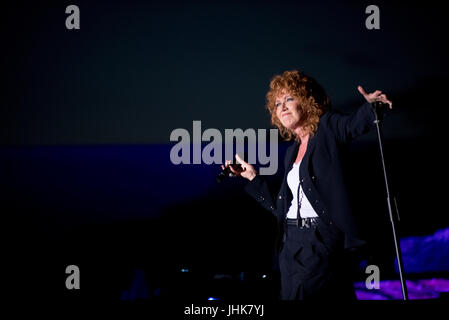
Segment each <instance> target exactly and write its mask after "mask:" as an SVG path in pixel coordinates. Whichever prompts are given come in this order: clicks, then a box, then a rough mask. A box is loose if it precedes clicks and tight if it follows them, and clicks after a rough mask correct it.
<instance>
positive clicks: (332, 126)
mask: <svg viewBox="0 0 449 320" xmlns="http://www.w3.org/2000/svg"><path fill="white" fill-rule="evenodd" d="M374 120H375V116H374V112H373V110H372V107H371V104H370V103H368V102H366V103H364V104H363V105H362V106H361V107H360V108H359V109H358V110H357V111H356V112H354V113H353V114H350V115H343V114H339V113H336V112H333V111H329V112H327V113H325V114H324V115H323V116H322V117H321V119H320V121H319V123H318V128H317V131H316V133H315V135H314V136H313V137H311V138H310V139H309V142H308V146H307V150H306V153H305V155H304V158H303V159H302V161H301V165H300V168H299V178H300V183H301V186H302V188H303V190H304V193H305V195H306V196H307V199H308V200H309V201H310V203H311V205H312V207H313V208H314V210H315V212H316V213H317V214H318V215H319V217H320V218H321V220H322V221H323V222H324V224H325V225H326V226H328V227H329V228H335V227H336V228H338V229H339V230H340V231H342V232H343V233H344V248H345V249H350V248H357V247H360V246H362V245H363V244H365V241H363V240H361V236H360V234H359V232H358V229H357V227H356V224H355V221H354V217H353V215H352V211H351V206H350V203H349V197H348V194H347V190H346V187H345V182H344V178H343V173H342V164H341V159H340V153H341V147H342V146H343V145H344V144H347V143H348V142H350V141H351V140H352V139H354V138H356V137H357V136H359V135H361V134H363V133H366V132H367V131H369V130H370V129H372V128H374V127H375V125H374ZM298 148H299V143H297V142H294V143H293V144H292V145H291V146H290V147H289V148H288V149H287V151H286V154H285V162H284V167H285V172H284V178H283V180H282V185H281V189H280V191H279V193H278V195H277V197H276V199H273V198H272V197H271V194H270V191H269V189H268V185H267V183H266V181H265V180H264V178H263V177H262V176H260V175H257V176H256V177H255V178H254V179H253V180H251V181H250V182H248V184H247V185H246V186H245V191H246V192H247V193H248V194H249V195H251V196H252V197H253V198H254V199H256V200H257V201H258V202H259V203H260V204H261V205H262V206H263V207H264V208H265V209H267V210H269V211H270V212H272V213H273V214H274V215H275V216H276V217H277V221H278V226H279V234H278V240H279V239H282V237H283V233H284V229H285V219H286V214H287V211H288V209H289V207H290V203H291V201H292V199H293V195H292V192H291V190H290V188H289V187H288V184H287V173H288V172H289V171H290V170H291V169H292V167H293V163H294V161H295V159H296V156H297V153H298ZM278 250H279V248H278Z"/></svg>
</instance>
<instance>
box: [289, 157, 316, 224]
mask: <svg viewBox="0 0 449 320" xmlns="http://www.w3.org/2000/svg"><path fill="white" fill-rule="evenodd" d="M300 165H301V161H300V162H299V163H293V168H292V169H291V170H290V172H289V173H288V175H287V184H288V186H289V188H290V190H291V191H292V194H293V200H292V202H291V204H290V208H289V209H288V212H287V218H288V219H297V218H299V217H298V204H299V214H300V217H301V218H312V217H318V215H317V214H316V212H315V210H314V209H313V207H312V205H311V204H310V202H309V200H308V199H307V197H306V195H305V193H304V191H303V190H302V187H301V186H300V184H299V167H300ZM298 188H299V192H298ZM298 194H299V200H298Z"/></svg>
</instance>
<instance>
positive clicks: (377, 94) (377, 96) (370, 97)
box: [357, 86, 393, 109]
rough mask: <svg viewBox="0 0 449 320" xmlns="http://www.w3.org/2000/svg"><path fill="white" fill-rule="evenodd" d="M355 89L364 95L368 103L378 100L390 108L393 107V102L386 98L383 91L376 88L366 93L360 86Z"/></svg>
mask: <svg viewBox="0 0 449 320" xmlns="http://www.w3.org/2000/svg"><path fill="white" fill-rule="evenodd" d="M357 89H359V92H360V93H361V94H362V95H363V96H364V97H365V99H366V101H368V102H370V103H373V102H376V101H380V102H382V103H385V104H388V105H389V106H390V109H392V108H393V102H391V101H390V100H388V98H387V96H386V95H385V93H382V91H380V90H376V91H374V92H371V93H366V91H365V90H364V89H363V88H362V86H358V87H357Z"/></svg>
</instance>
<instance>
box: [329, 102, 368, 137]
mask: <svg viewBox="0 0 449 320" xmlns="http://www.w3.org/2000/svg"><path fill="white" fill-rule="evenodd" d="M374 120H375V115H374V112H373V109H372V106H371V103H369V102H366V103H364V104H363V105H362V106H361V107H360V108H358V109H357V111H355V112H354V113H352V114H349V115H344V114H339V113H336V112H330V113H329V115H328V117H327V121H326V124H327V126H328V127H329V128H330V130H332V131H333V133H334V134H335V136H336V138H337V140H338V141H339V142H341V143H347V142H350V141H352V140H353V139H354V138H357V137H358V136H360V135H362V134H364V133H366V132H368V131H369V130H371V129H372V128H374Z"/></svg>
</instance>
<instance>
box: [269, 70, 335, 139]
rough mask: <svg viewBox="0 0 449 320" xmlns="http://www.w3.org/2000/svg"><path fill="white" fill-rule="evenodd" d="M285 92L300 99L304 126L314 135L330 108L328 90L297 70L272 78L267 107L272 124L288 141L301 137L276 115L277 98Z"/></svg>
mask: <svg viewBox="0 0 449 320" xmlns="http://www.w3.org/2000/svg"><path fill="white" fill-rule="evenodd" d="M285 92H286V93H289V94H291V95H293V96H295V97H296V98H297V99H298V100H299V107H298V108H299V109H300V110H299V111H300V114H301V121H302V127H303V128H304V129H305V131H306V132H308V133H309V134H310V135H311V136H313V135H314V134H315V132H316V130H317V128H318V122H319V121H320V118H321V116H322V115H323V114H325V113H326V112H327V111H328V110H329V109H330V100H329V97H328V96H327V94H326V92H325V91H324V89H323V88H322V87H321V86H320V85H319V84H318V82H316V81H315V79H313V78H312V77H309V76H307V75H306V74H304V73H303V72H300V71H297V70H293V71H285V72H284V73H283V74H282V75H276V76H274V77H273V78H272V79H271V81H270V90H269V91H268V92H267V95H266V108H267V109H268V111H269V112H270V114H271V124H273V125H274V126H276V127H277V128H278V129H279V132H280V134H281V137H282V138H284V140H287V141H290V140H291V139H292V138H293V137H294V138H295V140H296V141H299V137H297V136H296V134H295V133H294V132H293V131H291V130H290V129H288V128H286V127H284V126H283V125H282V123H281V121H280V120H279V118H278V117H277V115H276V106H275V103H276V98H277V97H279V96H280V95H281V94H282V93H285Z"/></svg>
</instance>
